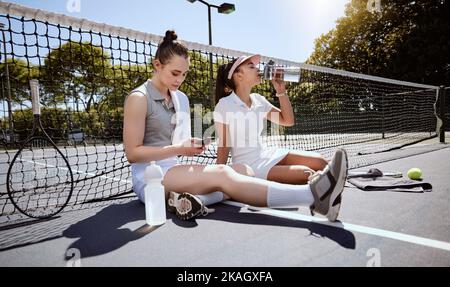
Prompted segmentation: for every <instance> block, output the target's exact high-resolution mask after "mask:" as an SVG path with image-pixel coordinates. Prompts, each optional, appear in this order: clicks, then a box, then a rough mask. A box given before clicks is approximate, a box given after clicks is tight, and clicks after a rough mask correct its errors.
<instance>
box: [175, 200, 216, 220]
mask: <svg viewBox="0 0 450 287" xmlns="http://www.w3.org/2000/svg"><path fill="white" fill-rule="evenodd" d="M180 210H181V211H180ZM180 210H179V212H180V213H182V214H186V213H188V212H190V211H191V210H192V203H191V201H190V200H188V199H187V198H182V199H181V200H180ZM214 211H215V209H212V208H208V207H206V206H205V205H204V204H203V203H202V204H201V207H200V214H201V215H202V216H206V215H208V214H210V213H213V212H214Z"/></svg>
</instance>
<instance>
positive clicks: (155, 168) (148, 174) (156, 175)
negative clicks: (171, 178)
mask: <svg viewBox="0 0 450 287" xmlns="http://www.w3.org/2000/svg"><path fill="white" fill-rule="evenodd" d="M163 177H164V174H163V172H162V169H161V167H160V166H159V165H157V164H156V163H155V162H154V161H152V162H151V163H150V165H149V166H147V167H146V168H145V180H146V181H149V180H154V179H159V180H162V178H163Z"/></svg>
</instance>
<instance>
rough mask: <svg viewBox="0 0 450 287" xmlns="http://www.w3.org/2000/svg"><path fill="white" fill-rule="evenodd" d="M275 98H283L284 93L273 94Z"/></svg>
mask: <svg viewBox="0 0 450 287" xmlns="http://www.w3.org/2000/svg"><path fill="white" fill-rule="evenodd" d="M275 96H276V97H277V98H281V97H284V96H286V93H281V94H278V93H277V94H275Z"/></svg>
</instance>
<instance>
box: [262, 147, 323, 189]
mask: <svg viewBox="0 0 450 287" xmlns="http://www.w3.org/2000/svg"><path fill="white" fill-rule="evenodd" d="M327 164H328V161H327V160H326V159H325V158H324V157H323V156H321V155H304V154H302V153H300V152H297V151H290V152H289V153H288V154H287V155H286V156H285V157H284V158H283V159H282V160H281V161H280V162H279V163H278V164H277V165H276V166H274V167H272V168H271V169H270V171H269V173H268V174H267V179H268V180H272V181H276V182H281V183H289V184H305V183H307V182H308V177H309V176H310V175H311V174H312V173H313V172H314V171H317V170H323V169H324V168H325V167H326V165H327Z"/></svg>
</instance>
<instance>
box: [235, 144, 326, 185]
mask: <svg viewBox="0 0 450 287" xmlns="http://www.w3.org/2000/svg"><path fill="white" fill-rule="evenodd" d="M289 152H291V150H288V149H284V148H277V147H270V148H265V149H263V150H262V151H261V153H260V156H259V157H258V158H257V159H256V160H254V161H251V162H250V163H249V162H236V163H241V164H246V165H248V166H250V167H251V168H252V169H253V172H254V173H255V177H257V178H262V179H267V176H268V175H269V172H270V170H271V169H272V167H274V166H276V165H277V164H278V163H280V161H282V160H283V159H284V158H285V157H286V156H287V155H288V153H289ZM295 153H296V154H301V155H304V156H320V154H319V153H316V152H310V151H298V150H296V151H295Z"/></svg>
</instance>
